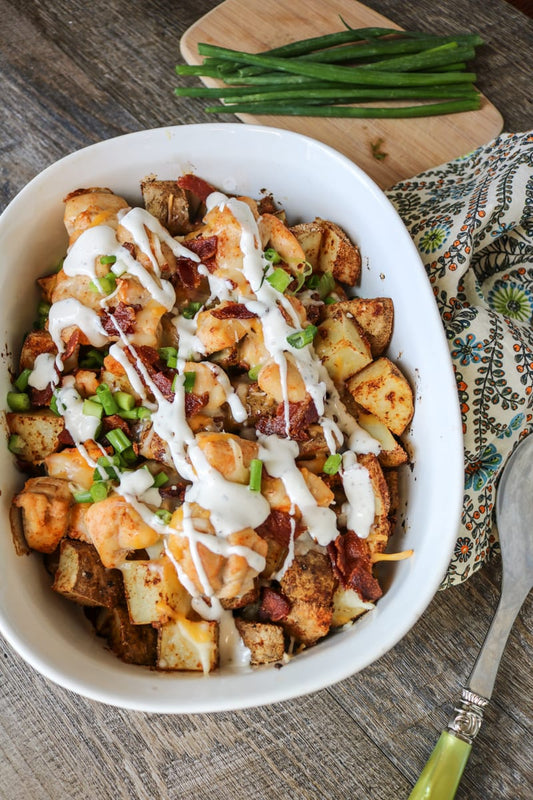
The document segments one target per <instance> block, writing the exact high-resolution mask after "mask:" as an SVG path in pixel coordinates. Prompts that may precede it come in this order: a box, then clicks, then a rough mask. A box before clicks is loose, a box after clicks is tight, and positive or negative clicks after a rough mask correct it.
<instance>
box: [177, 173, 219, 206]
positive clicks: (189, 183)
mask: <svg viewBox="0 0 533 800" xmlns="http://www.w3.org/2000/svg"><path fill="white" fill-rule="evenodd" d="M176 183H177V184H178V186H179V187H180V189H186V190H187V191H189V192H192V194H194V195H196V197H197V198H198V199H199V200H201V201H202V202H205V200H206V199H207V197H209V195H210V194H211V192H214V191H216V189H215V188H214V186H211V184H210V183H207V181H204V180H203V179H202V178H199V177H198V176H197V175H192V174H191V173H190V172H189V173H187V175H181V177H179V178H178V180H177V181H176Z"/></svg>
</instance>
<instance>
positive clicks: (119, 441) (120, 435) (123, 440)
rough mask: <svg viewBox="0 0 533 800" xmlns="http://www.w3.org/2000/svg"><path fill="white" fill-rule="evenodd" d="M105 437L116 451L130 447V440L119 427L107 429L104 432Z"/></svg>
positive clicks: (121, 451) (120, 451)
mask: <svg viewBox="0 0 533 800" xmlns="http://www.w3.org/2000/svg"><path fill="white" fill-rule="evenodd" d="M106 437H107V441H108V442H109V444H110V445H111V447H112V448H113V449H114V450H115V452H116V453H123V452H124V451H125V450H127V449H128V448H129V447H131V442H130V440H129V439H128V437H127V436H126V434H125V433H124V431H123V430H121V429H120V428H114V429H113V430H111V431H108V432H107V433H106Z"/></svg>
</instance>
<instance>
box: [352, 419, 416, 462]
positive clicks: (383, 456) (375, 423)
mask: <svg viewBox="0 0 533 800" xmlns="http://www.w3.org/2000/svg"><path fill="white" fill-rule="evenodd" d="M357 422H358V423H359V425H360V426H361V427H362V428H364V430H365V431H366V432H367V433H369V434H370V436H372V437H373V438H374V439H376V441H378V442H379V444H380V445H381V451H380V453H379V456H378V458H379V462H380V464H381V465H382V466H384V467H399V466H400V464H405V463H406V462H407V461H408V460H409V457H408V455H407V453H406V452H405V450H404V449H403V447H402V446H401V444H400V443H399V442H398V441H397V440H396V439H395V438H394V436H393V435H392V433H391V432H390V430H389V429H388V428H387V426H386V425H385V424H384V423H383V422H380V420H379V419H377V417H375V416H374V415H373V414H369V412H368V411H361V412H360V413H359V414H358V416H357Z"/></svg>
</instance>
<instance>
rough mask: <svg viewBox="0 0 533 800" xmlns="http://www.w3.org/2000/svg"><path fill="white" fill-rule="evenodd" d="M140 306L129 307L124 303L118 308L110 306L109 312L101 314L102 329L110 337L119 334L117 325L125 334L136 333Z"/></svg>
mask: <svg viewBox="0 0 533 800" xmlns="http://www.w3.org/2000/svg"><path fill="white" fill-rule="evenodd" d="M140 308H141V306H140V305H132V306H128V305H126V303H123V302H122V301H121V302H120V303H119V304H118V305H117V306H115V307H114V306H110V307H109V311H102V312H100V319H101V322H102V328H103V329H104V330H105V332H106V333H107V335H108V336H116V335H117V334H118V331H117V325H118V327H119V328H120V330H121V331H122V332H123V333H134V332H135V318H136V316H137V311H139V310H140Z"/></svg>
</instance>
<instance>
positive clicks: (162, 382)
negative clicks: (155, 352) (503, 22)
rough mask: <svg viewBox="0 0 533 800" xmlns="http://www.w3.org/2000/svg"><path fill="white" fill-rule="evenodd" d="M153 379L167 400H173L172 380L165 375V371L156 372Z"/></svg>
mask: <svg viewBox="0 0 533 800" xmlns="http://www.w3.org/2000/svg"><path fill="white" fill-rule="evenodd" d="M151 378H152V381H153V382H154V383H155V385H156V386H157V388H158V389H159V391H160V392H161V394H162V395H163V397H164V398H165V400H169V401H170V402H172V400H173V399H174V392H173V391H172V380H171V379H170V378H169V377H168V376H167V375H165V373H164V372H154V373H153V375H152V376H151Z"/></svg>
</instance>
